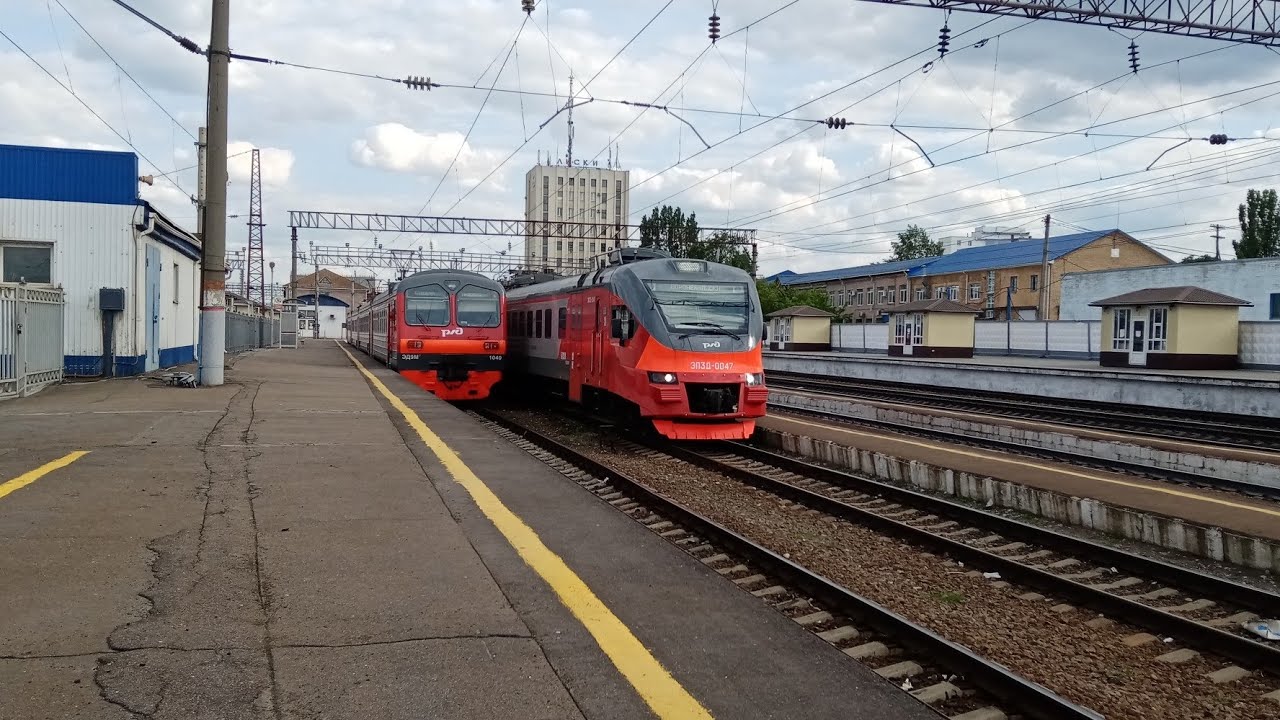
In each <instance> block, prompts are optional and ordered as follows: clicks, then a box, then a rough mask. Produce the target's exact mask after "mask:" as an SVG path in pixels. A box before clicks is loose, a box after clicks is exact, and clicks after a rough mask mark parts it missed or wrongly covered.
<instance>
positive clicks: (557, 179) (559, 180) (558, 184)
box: [556, 177, 564, 187]
mask: <svg viewBox="0 0 1280 720" xmlns="http://www.w3.org/2000/svg"><path fill="white" fill-rule="evenodd" d="M561 185H564V178H562V177H558V178H556V187H560V186H561Z"/></svg>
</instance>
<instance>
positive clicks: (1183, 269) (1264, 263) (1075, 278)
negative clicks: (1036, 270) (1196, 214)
mask: <svg viewBox="0 0 1280 720" xmlns="http://www.w3.org/2000/svg"><path fill="white" fill-rule="evenodd" d="M1186 285H1191V286H1195V287H1201V288H1205V289H1206V290H1213V291H1214V292H1218V293H1222V294H1224V295H1230V296H1232V297H1237V298H1240V299H1242V300H1248V301H1249V302H1251V303H1253V307H1243V308H1240V320H1241V321H1253V320H1280V258H1254V259H1251V260H1222V261H1219V262H1201V263H1178V264H1174V265H1155V266H1152V267H1140V268H1126V269H1120V270H1099V271H1096V272H1078V273H1067V274H1066V275H1064V276H1063V277H1062V310H1061V319H1063V320H1097V319H1098V318H1099V316H1100V315H1101V312H1102V311H1101V309H1099V308H1096V307H1089V303H1091V302H1094V301H1095V300H1101V299H1102V298H1109V297H1112V296H1113V295H1120V294H1121V293H1126V292H1129V291H1131V290H1138V289H1141V288H1158V287H1178V286H1186Z"/></svg>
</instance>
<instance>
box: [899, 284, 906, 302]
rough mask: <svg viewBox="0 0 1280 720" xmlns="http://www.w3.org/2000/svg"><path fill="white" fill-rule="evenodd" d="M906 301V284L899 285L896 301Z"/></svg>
mask: <svg viewBox="0 0 1280 720" xmlns="http://www.w3.org/2000/svg"><path fill="white" fill-rule="evenodd" d="M906 301H907V286H906V285H899V286H898V302H906Z"/></svg>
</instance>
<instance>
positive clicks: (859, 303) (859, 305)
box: [857, 288, 863, 307]
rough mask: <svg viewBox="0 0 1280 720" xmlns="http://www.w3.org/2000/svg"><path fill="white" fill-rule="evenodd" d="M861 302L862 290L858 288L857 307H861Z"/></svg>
mask: <svg viewBox="0 0 1280 720" xmlns="http://www.w3.org/2000/svg"><path fill="white" fill-rule="evenodd" d="M862 301H863V295H862V288H858V302H857V305H858V307H862Z"/></svg>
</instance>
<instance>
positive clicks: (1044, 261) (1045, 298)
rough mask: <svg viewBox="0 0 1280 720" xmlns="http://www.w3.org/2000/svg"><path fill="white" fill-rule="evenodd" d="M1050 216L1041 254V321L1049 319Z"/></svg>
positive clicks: (1045, 223) (1045, 217)
mask: <svg viewBox="0 0 1280 720" xmlns="http://www.w3.org/2000/svg"><path fill="white" fill-rule="evenodd" d="M1048 278H1049V216H1048V215H1045V216H1044V250H1043V252H1041V254H1040V298H1039V300H1040V310H1039V312H1040V319H1041V320H1048V319H1049V282H1048Z"/></svg>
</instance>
